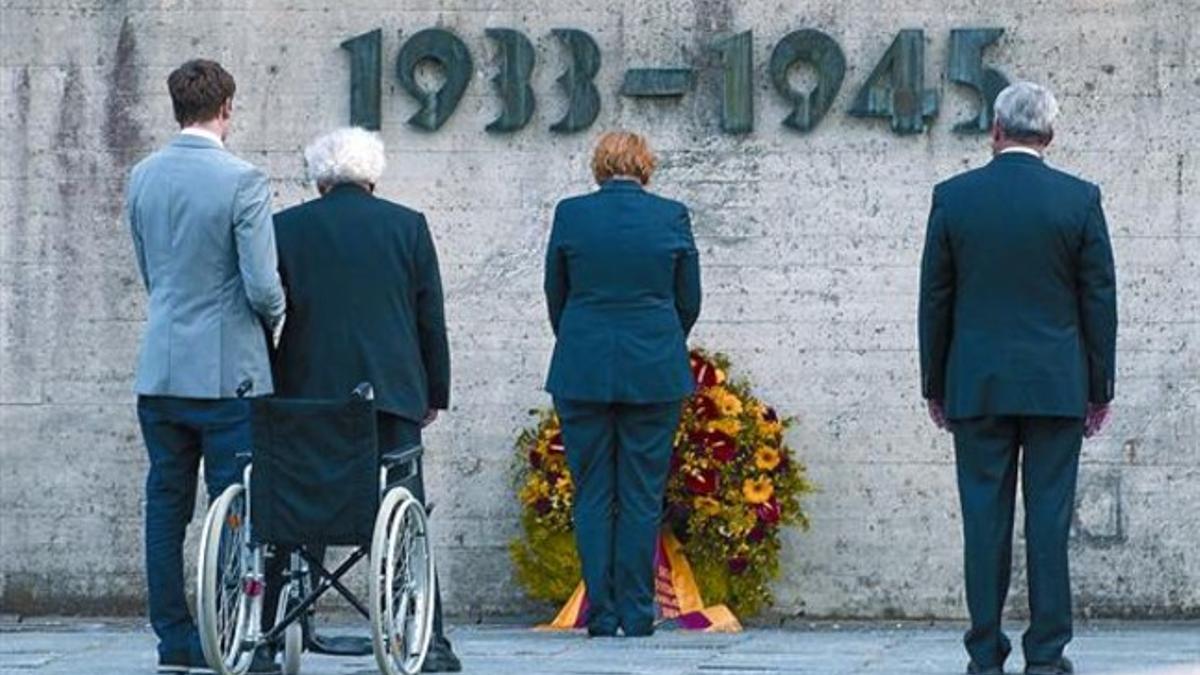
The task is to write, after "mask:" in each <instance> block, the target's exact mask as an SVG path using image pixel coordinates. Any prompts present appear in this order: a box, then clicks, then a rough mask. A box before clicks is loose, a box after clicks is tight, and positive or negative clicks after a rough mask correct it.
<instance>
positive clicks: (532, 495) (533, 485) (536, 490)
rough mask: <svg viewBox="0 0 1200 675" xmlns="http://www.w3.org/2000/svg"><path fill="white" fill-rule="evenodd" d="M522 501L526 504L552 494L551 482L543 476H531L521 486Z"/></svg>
mask: <svg viewBox="0 0 1200 675" xmlns="http://www.w3.org/2000/svg"><path fill="white" fill-rule="evenodd" d="M520 496H521V502H522V503H524V504H527V505H528V504H533V503H534V502H536V501H538V500H539V499H542V498H544V497H549V496H550V484H549V483H547V482H546V481H545V480H543V479H541V478H537V477H535V478H531V479H529V482H528V483H526V484H525V487H523V488H521V495H520Z"/></svg>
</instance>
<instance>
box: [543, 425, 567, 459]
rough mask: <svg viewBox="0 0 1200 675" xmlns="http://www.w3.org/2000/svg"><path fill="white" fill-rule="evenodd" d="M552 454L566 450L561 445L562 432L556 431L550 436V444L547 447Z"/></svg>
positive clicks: (559, 453)
mask: <svg viewBox="0 0 1200 675" xmlns="http://www.w3.org/2000/svg"><path fill="white" fill-rule="evenodd" d="M547 449H548V450H549V451H550V452H551V453H552V454H555V455H561V454H563V453H564V452H566V451H567V449H566V446H564V445H563V438H562V432H561V431H560V432H558V433H557V434H554V435H553V436H551V437H550V445H549V446H548V448H547Z"/></svg>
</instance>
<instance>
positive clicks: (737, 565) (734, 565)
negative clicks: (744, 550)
mask: <svg viewBox="0 0 1200 675" xmlns="http://www.w3.org/2000/svg"><path fill="white" fill-rule="evenodd" d="M749 566H750V561H749V560H747V559H745V558H743V557H742V556H737V557H736V558H730V559H729V571H730V572H733V573H734V574H741V573H742V572H745V571H746V568H747V567H749Z"/></svg>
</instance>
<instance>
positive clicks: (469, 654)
mask: <svg viewBox="0 0 1200 675" xmlns="http://www.w3.org/2000/svg"><path fill="white" fill-rule="evenodd" d="M13 628H16V629H17V632H5V631H6V630H12V629H13ZM354 631H355V629H354V628H353V627H351V626H347V627H336V628H332V629H329V632H331V633H339V632H354ZM357 634H360V635H361V634H362V632H361V627H360V629H359V630H358V633H357ZM961 635H962V629H961V627H959V626H949V625H940V624H939V625H920V624H901V625H896V624H892V625H881V624H852V625H829V624H821V625H801V626H797V627H795V628H791V629H786V630H780V629H772V630H752V631H749V632H747V633H742V634H739V635H702V634H701V635H697V634H694V633H692V634H689V633H681V632H660V633H659V634H658V635H655V636H654V637H652V638H649V639H647V640H588V639H587V638H586V637H584V636H583V635H582V634H579V633H573V634H561V633H557V634H555V633H538V632H534V631H532V630H530V629H529V628H528V627H523V626H500V625H488V626H464V627H458V628H452V629H451V630H450V639H451V640H452V641H453V642H454V645H455V649H456V651H457V652H458V654H459V656H460V657H461V658H462V661H463V672H464V673H480V674H483V673H524V674H527V675H568V674H584V673H587V674H589V675H597V674H599V673H613V674H616V673H621V674H623V675H651V674H667V673H670V674H672V675H684V674H686V673H696V674H699V673H708V674H712V673H755V674H759V675H767V674H769V673H794V674H800V673H806V674H808V675H817V674H820V675H957V674H958V673H961V672H963V670H964V666H965V660H966V657H965V656H964V654H965V652H964V651H963V649H962V645H961V640H960V637H961ZM1018 651H1019V650H1018ZM1068 652H1069V654H1070V655H1071V657H1072V659H1073V660H1074V662H1075V666H1076V668H1077V669H1078V672H1081V673H1091V674H1094V675H1102V674H1103V675H1198V674H1200V626H1197V625H1195V624H1188V623H1180V624H1136V623H1133V624H1130V623H1122V624H1111V623H1103V624H1099V625H1092V626H1086V627H1082V628H1081V630H1079V631H1078V634H1077V637H1076V639H1075V641H1074V642H1073V643H1072V644H1071V645H1070V647H1068ZM1021 665H1022V662H1021V658H1020V655H1019V654H1014V655H1013V657H1012V659H1011V660H1010V661H1009V672H1020V671H1019V670H1017V668H1018V667H1020V666H1021ZM153 666H154V638H153V636H152V635H151V634H150V633H149V632H148V631H146V630H144V629H139V628H138V627H135V626H129V625H113V624H111V623H109V624H105V623H98V624H85V623H80V622H69V623H65V624H59V625H51V626H45V625H43V626H37V625H36V624H35V625H34V626H31V627H21V626H17V627H14V626H5V625H4V624H0V674H3V675H8V674H10V673H11V674H12V675H24V674H28V675H75V674H76V673H79V672H87V673H89V674H91V675H110V674H111V675H127V674H128V673H131V672H147V673H148V672H150V671H151V669H152V668H153ZM301 671H302V672H304V673H306V675H368V674H369V673H375V672H378V670H377V668H376V666H375V662H374V660H373V659H372V658H369V657H368V658H353V659H342V658H331V657H326V656H314V655H311V654H309V655H305V656H304V657H302V660H301Z"/></svg>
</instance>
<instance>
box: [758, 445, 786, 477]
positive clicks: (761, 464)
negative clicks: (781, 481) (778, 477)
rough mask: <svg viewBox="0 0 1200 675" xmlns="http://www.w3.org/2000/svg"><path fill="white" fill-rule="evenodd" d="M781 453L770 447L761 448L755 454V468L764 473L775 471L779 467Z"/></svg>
mask: <svg viewBox="0 0 1200 675" xmlns="http://www.w3.org/2000/svg"><path fill="white" fill-rule="evenodd" d="M779 460H780V457H779V451H778V450H776V449H775V448H772V447H771V446H769V445H763V446H759V448H758V450H756V451H755V452H754V466H757V467H758V468H760V469H762V470H763V471H774V470H775V467H777V466H779Z"/></svg>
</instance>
